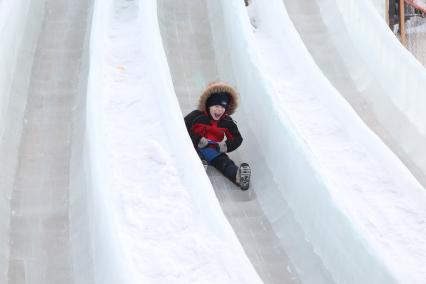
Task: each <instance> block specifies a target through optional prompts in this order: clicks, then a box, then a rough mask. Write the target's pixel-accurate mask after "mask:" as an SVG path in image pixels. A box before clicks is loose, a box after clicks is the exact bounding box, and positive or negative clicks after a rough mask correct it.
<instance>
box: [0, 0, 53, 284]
mask: <svg viewBox="0 0 426 284" xmlns="http://www.w3.org/2000/svg"><path fill="white" fill-rule="evenodd" d="M44 3H45V0H2V1H0V38H1V44H0V137H1V140H0V141H1V144H0V157H1V158H0V196H1V199H0V282H1V283H7V272H8V268H9V235H10V234H9V224H10V196H11V192H12V188H13V182H14V178H15V171H16V167H17V161H18V147H19V144H20V143H19V141H20V138H21V134H22V125H23V122H24V121H23V117H24V110H25V105H26V99H27V95H28V88H29V84H30V75H31V69H32V64H33V56H34V52H35V49H36V47H37V41H38V36H39V34H40V31H41V26H42V19H43V15H44Z"/></svg>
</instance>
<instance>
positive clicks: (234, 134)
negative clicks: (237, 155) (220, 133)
mask: <svg viewBox="0 0 426 284" xmlns="http://www.w3.org/2000/svg"><path fill="white" fill-rule="evenodd" d="M225 134H226V139H227V140H226V142H225V143H226V147H227V149H228V153H229V152H232V151H234V150H235V149H237V148H238V147H240V145H241V143H243V137H242V136H241V133H240V131H239V130H238V126H237V124H236V123H235V122H234V121H233V120H232V118H229V121H228V127H227V131H226V133H225Z"/></svg>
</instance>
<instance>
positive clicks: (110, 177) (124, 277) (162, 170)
mask: <svg viewBox="0 0 426 284" xmlns="http://www.w3.org/2000/svg"><path fill="white" fill-rule="evenodd" d="M156 9H157V8H156V5H155V2H153V1H145V0H139V1H137V0H136V1H125V0H123V1H100V0H96V1H95V5H94V15H93V22H92V24H93V26H92V33H91V37H90V43H89V47H88V48H89V50H90V53H89V54H86V64H87V65H86V71H87V72H88V76H89V77H88V82H87V99H85V98H84V86H82V92H81V97H80V98H79V102H78V104H77V106H76V118H75V120H76V125H79V126H78V127H76V129H75V133H74V144H73V161H72V169H73V179H72V188H73V190H72V193H71V198H70V205H71V213H72V214H71V224H72V230H71V231H72V232H71V234H72V242H73V243H74V244H75V248H74V250H73V251H74V265H75V267H76V270H75V271H76V276H78V275H80V276H79V277H80V279H78V280H79V281H81V282H83V281H88V278H87V274H90V273H93V275H94V282H95V283H166V282H167V283H260V279H259V277H258V276H257V274H256V272H255V271H254V269H253V267H252V266H251V264H250V262H249V261H248V259H247V257H246V256H245V254H244V252H243V250H242V248H241V246H240V244H239V243H238V241H237V239H236V236H235V234H234V233H233V231H232V228H231V227H230V225H229V224H228V222H227V220H226V218H225V217H224V215H223V213H222V211H221V208H220V206H219V204H218V201H217V199H216V197H215V194H214V191H213V189H212V187H211V185H210V183H209V180H208V178H207V176H206V174H205V171H204V169H203V167H202V165H201V163H200V161H199V159H198V157H197V156H196V154H195V153H194V150H193V147H192V144H191V142H190V140H189V137H188V135H187V132H186V129H185V126H184V123H183V117H182V114H181V112H180V110H179V105H178V103H177V99H176V96H175V94H174V91H173V86H172V83H171V78H170V74H169V70H168V66H167V62H166V59H165V54H164V51H163V47H162V43H161V37H160V33H159V29H158V23H157V18H156ZM147 42H149V44H146V43H147ZM81 142H83V145H81V144H80V143H81ZM88 252H89V254H90V255H89V257H87V254H88ZM84 255H86V258H85V259H84V258H83V257H84ZM79 261H83V262H82V263H79ZM91 267H93V269H92V268H91Z"/></svg>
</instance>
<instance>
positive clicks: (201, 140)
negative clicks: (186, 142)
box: [197, 137, 209, 149]
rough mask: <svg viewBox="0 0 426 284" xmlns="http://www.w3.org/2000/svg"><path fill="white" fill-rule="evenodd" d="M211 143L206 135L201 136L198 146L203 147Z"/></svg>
mask: <svg viewBox="0 0 426 284" xmlns="http://www.w3.org/2000/svg"><path fill="white" fill-rule="evenodd" d="M208 144H209V140H207V138H206V137H201V139H200V141H199V142H198V145H197V147H198V148H200V149H202V148H205V147H207V145H208Z"/></svg>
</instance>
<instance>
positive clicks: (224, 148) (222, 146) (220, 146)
mask: <svg viewBox="0 0 426 284" xmlns="http://www.w3.org/2000/svg"><path fill="white" fill-rule="evenodd" d="M216 148H217V150H218V151H219V152H221V153H226V152H227V151H228V147H227V146H226V143H225V141H222V142H219V143H217V146H216Z"/></svg>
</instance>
